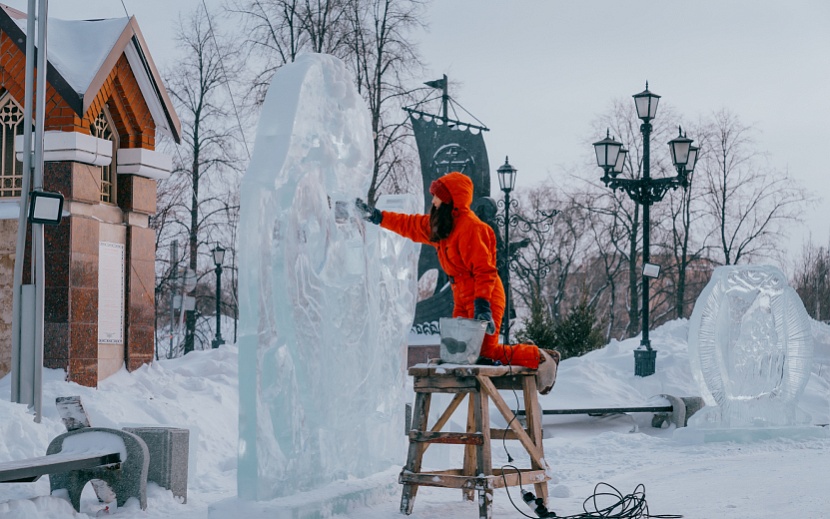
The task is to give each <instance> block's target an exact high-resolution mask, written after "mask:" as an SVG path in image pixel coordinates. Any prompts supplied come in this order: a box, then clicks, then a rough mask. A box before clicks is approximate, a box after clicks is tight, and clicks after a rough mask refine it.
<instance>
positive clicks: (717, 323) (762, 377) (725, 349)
mask: <svg viewBox="0 0 830 519" xmlns="http://www.w3.org/2000/svg"><path fill="white" fill-rule="evenodd" d="M812 358H813V337H812V334H811V331H810V320H809V317H808V315H807V312H806V311H805V310H804V305H803V304H802V303H801V299H799V297H798V294H796V292H795V290H793V289H792V288H791V287H790V286H788V285H787V280H786V277H785V276H784V274H783V273H782V272H781V271H780V270H779V269H777V268H775V267H772V266H729V267H718V268H717V269H715V272H714V273H713V275H712V279H711V280H710V281H709V284H708V285H706V288H705V289H704V290H703V292H702V293H701V294H700V297H699V298H698V300H697V302H696V303H695V308H694V311H693V312H692V317H691V321H690V323H689V359H690V360H691V364H692V373H693V375H694V376H695V378H696V379H697V381H698V383H699V385H700V388H701V391H702V392H703V396H704V398H705V399H706V403H707V405H708V406H714V405H716V406H717V407H715V408H708V407H707V408H705V412H703V413H699V415H700V416H698V414H696V415H695V416H694V417H693V419H692V421H690V423H692V424H693V425H694V423H695V421H696V422H697V424H699V425H708V426H719V427H753V426H790V425H796V423H797V422H798V420H797V418H796V411H797V403H798V399H799V397H800V395H801V394H802V392H803V391H804V386H805V385H806V384H807V381H808V379H809V377H810V369H811V366H812Z"/></svg>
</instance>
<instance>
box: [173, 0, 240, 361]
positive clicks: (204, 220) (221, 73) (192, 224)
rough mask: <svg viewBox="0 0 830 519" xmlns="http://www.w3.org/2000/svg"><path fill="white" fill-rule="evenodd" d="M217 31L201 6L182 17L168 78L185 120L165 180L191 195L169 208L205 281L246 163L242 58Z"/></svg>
mask: <svg viewBox="0 0 830 519" xmlns="http://www.w3.org/2000/svg"><path fill="white" fill-rule="evenodd" d="M213 29H214V22H213V17H212V15H211V14H210V13H209V12H206V11H204V10H203V9H201V8H198V9H197V10H196V11H195V12H194V13H193V14H192V16H191V17H190V18H189V19H187V20H186V21H180V23H179V36H178V40H179V42H180V45H181V47H182V48H183V49H184V52H185V55H184V58H183V59H182V60H181V61H179V62H178V63H177V64H176V66H175V67H174V68H173V69H171V70H170V71H169V72H168V73H167V74H166V81H165V82H166V84H167V87H168V91H169V92H170V95H171V97H172V99H173V101H174V103H175V104H176V108H177V111H178V113H179V115H180V117H181V120H182V141H183V143H184V146H183V149H182V150H178V151H177V154H176V155H175V160H174V162H175V170H174V174H173V176H172V177H171V179H169V180H168V181H165V182H168V183H170V184H173V185H174V186H175V187H174V189H176V190H178V191H180V192H183V193H187V196H185V197H181V198H179V197H173V198H172V199H171V206H170V207H169V208H164V212H165V213H168V212H169V214H170V215H171V218H173V215H175V218H173V219H175V220H176V223H177V224H178V226H179V227H180V228H181V230H182V234H184V242H185V243H186V248H185V250H184V251H183V254H182V256H183V257H187V264H188V267H189V268H190V269H191V270H192V271H193V272H195V273H197V277H198V278H199V279H200V278H201V277H203V276H204V275H206V274H208V273H209V272H212V270H213V269H212V262H207V261H203V265H202V268H201V269H200V263H199V254H200V252H201V253H202V254H203V255H204V256H206V255H207V254H208V253H209V252H208V250H207V249H208V247H209V245H210V244H211V243H212V242H214V241H216V240H218V239H219V238H220V237H224V236H225V235H226V234H227V232H226V229H227V214H228V208H229V204H230V203H229V193H232V192H233V191H235V189H236V188H237V185H238V171H239V168H240V162H241V161H240V160H238V158H237V156H238V152H237V148H238V143H239V137H241V134H240V133H239V129H238V128H235V127H234V124H235V123H236V119H235V118H234V114H233V112H232V102H231V100H230V97H229V94H228V82H229V80H230V78H233V77H236V75H237V74H238V73H239V67H240V60H238V59H236V58H237V56H236V54H237V51H236V50H235V48H234V47H233V46H232V45H230V44H229V43H227V42H226V41H225V40H224V38H223V37H222V35H220V34H216V33H215V32H214V30H213ZM188 198H189V200H187V199H188ZM205 264H208V265H209V266H208V267H205ZM186 316H187V317H186V332H185V344H184V352H185V353H187V352H190V351H193V349H194V347H195V338H196V320H197V315H196V312H195V311H189V312H187V313H186Z"/></svg>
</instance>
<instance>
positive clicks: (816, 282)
mask: <svg viewBox="0 0 830 519" xmlns="http://www.w3.org/2000/svg"><path fill="white" fill-rule="evenodd" d="M792 284H793V287H794V288H795V291H796V292H797V293H798V295H799V297H801V300H802V301H803V302H804V307H805V308H806V309H807V313H808V314H810V317H812V318H813V319H815V320H817V321H825V322H826V321H827V320H828V316H830V247H828V246H823V247H817V246H816V245H814V244H813V243H812V241H810V242H808V243H806V244H805V245H804V247H803V250H802V253H801V259H800V260H799V261H798V264H797V265H796V267H795V275H794V276H793V280H792Z"/></svg>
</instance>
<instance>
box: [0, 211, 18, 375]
mask: <svg viewBox="0 0 830 519" xmlns="http://www.w3.org/2000/svg"><path fill="white" fill-rule="evenodd" d="M16 243H17V220H0V377H2V376H3V375H5V374H6V373H8V372H9V371H10V370H11V362H12V287H13V281H14V279H13V277H14V249H15V244H16Z"/></svg>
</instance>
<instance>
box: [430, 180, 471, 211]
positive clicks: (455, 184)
mask: <svg viewBox="0 0 830 519" xmlns="http://www.w3.org/2000/svg"><path fill="white" fill-rule="evenodd" d="M436 182H438V183H440V184H443V185H444V187H446V188H447V191H449V192H450V195H452V203H453V205H454V206H455V209H469V208H470V205H472V203H473V181H472V180H470V177H468V176H467V175H465V174H463V173H459V172H457V171H453V172H452V173H447V174H446V175H444V176H443V177H441V178H439V179H438V180H436Z"/></svg>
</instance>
